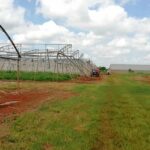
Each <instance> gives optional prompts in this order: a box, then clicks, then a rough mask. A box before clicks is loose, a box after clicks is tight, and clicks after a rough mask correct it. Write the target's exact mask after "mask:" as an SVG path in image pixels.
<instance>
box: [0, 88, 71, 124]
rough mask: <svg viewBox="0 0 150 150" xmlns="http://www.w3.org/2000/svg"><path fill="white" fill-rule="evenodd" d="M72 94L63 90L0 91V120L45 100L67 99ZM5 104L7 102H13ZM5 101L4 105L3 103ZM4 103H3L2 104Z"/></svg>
mask: <svg viewBox="0 0 150 150" xmlns="http://www.w3.org/2000/svg"><path fill="white" fill-rule="evenodd" d="M72 95H73V94H72V93H70V92H68V91H63V90H58V91H56V90H54V89H49V90H44V89H43V90H35V91H33V90H32V91H31V90H28V91H23V90H20V91H13V92H5V91H0V122H1V121H2V120H3V118H4V117H6V116H9V115H12V114H20V113H21V112H24V111H26V110H29V109H31V108H35V107H36V106H37V105H38V104H40V103H42V102H43V101H46V100H52V99H53V100H54V99H57V98H59V99H67V98H69V97H70V96H72ZM15 101H16V103H12V104H10V105H7V102H8V103H9V102H15ZM5 103H6V105H5ZM3 104H4V105H3Z"/></svg>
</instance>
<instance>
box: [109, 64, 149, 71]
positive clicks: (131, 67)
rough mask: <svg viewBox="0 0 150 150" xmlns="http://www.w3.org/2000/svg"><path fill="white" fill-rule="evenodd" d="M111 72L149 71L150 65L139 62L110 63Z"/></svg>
mask: <svg viewBox="0 0 150 150" xmlns="http://www.w3.org/2000/svg"><path fill="white" fill-rule="evenodd" d="M109 69H110V71H111V72H128V71H135V72H150V65H139V64H111V65H110V67H109Z"/></svg>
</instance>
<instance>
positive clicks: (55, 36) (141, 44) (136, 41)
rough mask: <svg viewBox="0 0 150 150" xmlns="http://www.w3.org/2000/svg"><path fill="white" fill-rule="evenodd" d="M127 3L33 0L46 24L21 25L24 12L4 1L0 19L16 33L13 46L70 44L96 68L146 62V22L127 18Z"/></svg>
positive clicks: (148, 42)
mask: <svg viewBox="0 0 150 150" xmlns="http://www.w3.org/2000/svg"><path fill="white" fill-rule="evenodd" d="M1 1H2V0H0V2H1ZM29 1H31V0H29ZM130 2H133V0H121V1H119V3H120V5H119V4H118V3H116V1H115V0H55V1H53V0H37V12H38V13H40V14H42V15H43V16H44V17H45V18H47V20H48V21H46V22H44V23H42V24H34V23H32V22H29V21H27V20H26V21H25V19H24V15H25V9H23V8H22V7H19V6H15V5H14V1H13V0H5V1H3V2H1V3H3V5H0V19H1V20H2V22H3V23H4V25H5V26H6V27H7V28H8V29H11V30H12V31H13V32H15V31H16V33H15V34H14V36H13V37H14V40H15V41H16V42H23V43H24V42H30V43H34V42H39V43H71V44H73V46H74V49H80V50H81V52H84V53H86V54H87V55H86V56H90V57H91V58H92V59H93V60H94V61H95V62H96V63H97V64H99V65H101V64H102V65H103V64H105V65H108V64H109V63H123V62H124V63H132V62H133V63H142V62H146V61H147V62H148V59H144V58H146V55H147V54H148V53H150V38H149V35H150V28H149V27H150V18H142V19H137V18H133V17H130V16H129V14H128V13H127V12H126V11H125V9H124V8H123V6H122V5H124V4H127V3H130ZM3 16H6V18H5V17H3ZM56 22H59V23H56ZM20 27H21V28H20ZM76 30H79V31H80V32H75V31H76ZM143 60H144V61H143Z"/></svg>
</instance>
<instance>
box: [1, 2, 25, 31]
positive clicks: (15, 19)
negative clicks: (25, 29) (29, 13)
mask: <svg viewBox="0 0 150 150" xmlns="http://www.w3.org/2000/svg"><path fill="white" fill-rule="evenodd" d="M24 15H25V9H24V8H22V7H20V6H15V5H14V0H0V21H1V25H3V26H4V27H5V28H6V29H10V30H13V29H16V28H18V27H19V26H21V25H24V23H25V21H24Z"/></svg>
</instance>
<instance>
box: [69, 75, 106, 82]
mask: <svg viewBox="0 0 150 150" xmlns="http://www.w3.org/2000/svg"><path fill="white" fill-rule="evenodd" d="M105 77H106V76H104V75H103V76H100V77H87V76H80V77H78V78H77V79H75V80H72V81H71V82H74V83H98V82H100V81H101V80H103V79H104V78H105Z"/></svg>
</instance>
